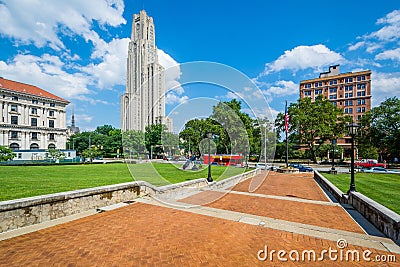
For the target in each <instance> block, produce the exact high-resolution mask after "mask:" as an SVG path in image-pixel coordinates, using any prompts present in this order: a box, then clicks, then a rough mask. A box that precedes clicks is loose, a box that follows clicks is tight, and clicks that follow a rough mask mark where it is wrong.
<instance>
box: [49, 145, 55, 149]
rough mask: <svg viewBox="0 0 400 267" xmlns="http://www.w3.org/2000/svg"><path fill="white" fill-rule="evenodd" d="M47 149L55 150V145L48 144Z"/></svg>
mask: <svg viewBox="0 0 400 267" xmlns="http://www.w3.org/2000/svg"><path fill="white" fill-rule="evenodd" d="M47 148H48V149H56V145H55V144H49V146H48V147H47Z"/></svg>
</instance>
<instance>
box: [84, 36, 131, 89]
mask: <svg viewBox="0 0 400 267" xmlns="http://www.w3.org/2000/svg"><path fill="white" fill-rule="evenodd" d="M129 41H130V39H129V38H123V39H113V40H112V41H111V42H109V43H104V46H103V47H102V48H101V49H99V48H98V49H97V50H96V52H95V53H96V57H99V58H100V59H101V60H102V61H101V62H100V63H98V64H93V63H91V64H89V65H87V66H85V67H82V68H81V70H82V71H84V72H85V73H88V74H90V75H91V76H92V77H94V78H95V80H96V85H97V86H98V87H99V88H102V89H104V88H112V87H113V86H114V85H124V84H125V81H126V58H127V54H128V44H129Z"/></svg>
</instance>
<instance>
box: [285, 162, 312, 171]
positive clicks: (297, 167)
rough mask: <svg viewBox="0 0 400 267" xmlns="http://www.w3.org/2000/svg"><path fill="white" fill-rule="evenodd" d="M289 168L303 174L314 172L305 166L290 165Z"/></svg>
mask: <svg viewBox="0 0 400 267" xmlns="http://www.w3.org/2000/svg"><path fill="white" fill-rule="evenodd" d="M289 166H291V167H293V168H296V169H299V171H301V172H312V171H313V168H311V167H308V166H304V165H302V164H295V163H290V164H289Z"/></svg>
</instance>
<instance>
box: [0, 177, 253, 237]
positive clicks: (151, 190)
mask: <svg viewBox="0 0 400 267" xmlns="http://www.w3.org/2000/svg"><path fill="white" fill-rule="evenodd" d="M256 172H257V170H254V171H251V172H248V173H244V174H241V175H237V176H234V177H232V178H228V179H225V180H223V181H220V182H218V183H211V184H210V185H209V184H208V183H207V179H205V178H201V179H196V180H191V181H187V182H183V183H178V184H171V185H167V186H162V187H156V186H154V185H152V184H149V183H147V182H144V181H138V182H129V183H123V184H116V185H109V186H101V187H95V188H88V189H81V190H75V191H69V192H62V193H57V194H50V195H43V196H36V197H30V198H22V199H15V200H9V201H3V202H0V233H1V232H6V231H10V230H13V229H17V228H21V227H24V226H28V225H33V224H38V223H42V222H45V221H50V220H54V219H58V218H62V217H64V216H69V215H73V214H77V213H81V212H84V211H88V210H91V209H97V208H101V207H105V206H109V205H113V204H117V203H120V202H126V201H131V200H134V199H135V198H137V197H138V196H140V195H142V196H143V195H152V196H155V197H158V198H169V197H171V196H175V197H179V196H180V195H182V196H184V195H185V194H188V193H190V192H193V191H197V190H199V188H204V187H208V186H215V185H220V186H222V185H226V184H227V183H228V182H234V181H236V183H237V181H240V180H241V179H243V178H244V177H245V178H246V177H250V176H253V175H254V174H255V173H256Z"/></svg>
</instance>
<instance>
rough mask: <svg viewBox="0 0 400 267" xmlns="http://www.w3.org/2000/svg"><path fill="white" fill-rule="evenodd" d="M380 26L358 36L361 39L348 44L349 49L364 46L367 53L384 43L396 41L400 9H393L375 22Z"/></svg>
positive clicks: (398, 34)
mask: <svg viewBox="0 0 400 267" xmlns="http://www.w3.org/2000/svg"><path fill="white" fill-rule="evenodd" d="M376 24H377V25H380V26H381V28H380V29H378V30H377V31H375V32H372V33H370V34H365V35H363V36H359V37H358V38H357V39H361V40H362V41H359V42H357V43H356V44H354V45H350V46H349V51H354V50H357V49H360V48H362V47H364V46H365V47H366V50H367V52H368V53H373V52H375V51H377V50H378V49H381V48H384V46H385V44H387V43H391V42H397V41H398V40H399V38H400V10H394V11H392V12H390V13H389V14H387V15H386V16H385V17H383V18H380V19H378V20H377V22H376Z"/></svg>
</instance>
